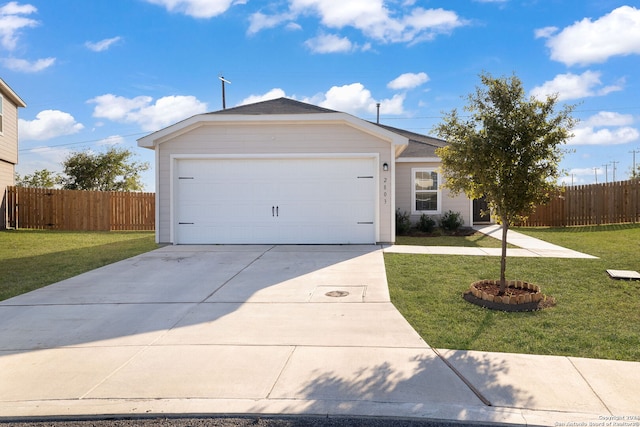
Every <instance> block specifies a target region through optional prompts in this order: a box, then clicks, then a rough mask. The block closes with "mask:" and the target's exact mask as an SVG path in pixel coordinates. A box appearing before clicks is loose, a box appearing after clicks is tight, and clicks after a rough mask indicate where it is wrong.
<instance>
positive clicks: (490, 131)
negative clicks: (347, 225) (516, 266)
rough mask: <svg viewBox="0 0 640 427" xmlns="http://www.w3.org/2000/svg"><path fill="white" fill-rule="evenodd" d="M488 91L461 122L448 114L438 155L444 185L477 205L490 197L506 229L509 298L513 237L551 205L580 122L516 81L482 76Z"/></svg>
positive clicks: (475, 96) (480, 92) (481, 91)
mask: <svg viewBox="0 0 640 427" xmlns="http://www.w3.org/2000/svg"><path fill="white" fill-rule="evenodd" d="M480 80H481V82H482V85H483V86H479V87H476V91H475V93H472V94H470V95H468V96H467V100H468V104H467V105H466V106H465V107H464V110H465V111H467V112H468V113H469V115H468V116H466V115H465V116H460V115H458V112H457V111H456V110H455V109H454V110H453V111H451V112H450V113H447V114H446V115H445V117H444V119H443V122H442V123H441V124H439V125H437V126H436V127H435V129H434V130H435V132H436V133H437V134H438V136H440V137H441V138H443V139H445V140H446V141H447V143H448V144H447V146H445V147H443V148H440V149H438V150H437V154H438V156H439V157H440V158H441V159H442V173H443V176H444V181H445V182H444V186H445V187H447V188H449V189H450V190H451V191H452V193H454V194H459V193H460V192H464V193H465V194H466V195H467V196H468V197H470V198H479V197H482V196H484V197H485V198H486V200H487V202H488V204H489V207H490V209H491V210H492V212H494V213H495V214H496V215H497V217H498V218H499V220H500V223H501V224H502V256H501V262H500V293H501V294H503V293H504V292H505V291H506V277H505V271H506V259H507V231H508V229H509V226H510V225H511V224H513V223H514V222H515V221H517V220H519V219H523V218H526V217H527V216H528V215H529V214H531V213H532V211H533V209H534V208H535V206H536V205H538V204H542V203H545V202H546V201H548V199H549V196H550V194H551V192H552V191H553V190H554V189H555V188H556V187H557V184H556V182H557V178H558V177H559V175H560V171H559V170H558V163H559V162H560V160H561V158H562V155H563V150H562V149H561V148H560V146H561V145H562V144H564V143H565V142H566V141H567V139H569V138H570V137H571V136H572V134H571V129H572V128H573V126H574V125H575V123H576V120H574V119H573V118H572V117H571V112H572V111H573V108H574V107H573V106H565V107H564V108H563V109H562V110H561V111H559V112H557V113H556V112H555V108H556V103H557V99H558V97H557V95H553V96H547V98H546V100H544V101H541V100H538V99H535V98H533V97H531V98H529V99H526V98H525V91H524V89H523V87H522V82H521V81H520V79H518V78H517V77H516V76H515V75H513V76H511V77H510V78H505V77H502V78H494V77H492V76H491V75H490V74H487V73H482V74H481V75H480Z"/></svg>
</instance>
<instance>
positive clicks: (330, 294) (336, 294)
mask: <svg viewBox="0 0 640 427" xmlns="http://www.w3.org/2000/svg"><path fill="white" fill-rule="evenodd" d="M325 295H326V296H328V297H333V298H341V297H346V296H347V295H349V292H347V291H330V292H327V293H326V294H325Z"/></svg>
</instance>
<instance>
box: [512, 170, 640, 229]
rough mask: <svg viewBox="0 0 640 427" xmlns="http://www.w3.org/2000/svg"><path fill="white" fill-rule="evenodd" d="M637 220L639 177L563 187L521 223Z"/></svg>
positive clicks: (556, 224) (639, 215)
mask: <svg viewBox="0 0 640 427" xmlns="http://www.w3.org/2000/svg"><path fill="white" fill-rule="evenodd" d="M628 222H634V223H635V222H640V180H638V179H635V180H629V181H618V182H610V183H606V184H591V185H577V186H572V187H564V188H563V190H562V191H560V192H559V193H558V195H556V196H555V197H553V198H552V199H551V201H549V203H548V204H546V205H542V206H538V207H536V211H535V213H534V214H532V215H531V216H530V217H529V218H528V219H527V221H525V222H523V223H522V224H520V225H525V226H531V227H536V226H551V227H563V226H570V225H601V224H620V223H628Z"/></svg>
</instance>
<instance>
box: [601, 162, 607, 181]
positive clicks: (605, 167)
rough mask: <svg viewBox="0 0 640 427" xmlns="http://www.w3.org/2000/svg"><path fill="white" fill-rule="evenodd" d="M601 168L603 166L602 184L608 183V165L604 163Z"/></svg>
mask: <svg viewBox="0 0 640 427" xmlns="http://www.w3.org/2000/svg"><path fill="white" fill-rule="evenodd" d="M602 166H604V182H609V164H608V163H605V164H604V165H602Z"/></svg>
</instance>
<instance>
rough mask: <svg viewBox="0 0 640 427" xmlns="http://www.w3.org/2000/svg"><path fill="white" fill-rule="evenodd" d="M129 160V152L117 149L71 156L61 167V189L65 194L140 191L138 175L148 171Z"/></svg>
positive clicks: (143, 166) (82, 152) (145, 165)
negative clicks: (83, 191) (62, 171)
mask: <svg viewBox="0 0 640 427" xmlns="http://www.w3.org/2000/svg"><path fill="white" fill-rule="evenodd" d="M131 157H133V153H132V152H131V151H130V150H127V149H117V148H110V149H109V150H107V151H105V152H104V153H93V152H91V151H81V152H75V153H72V154H71V155H69V156H68V157H67V158H66V160H65V161H64V162H63V163H62V166H63V167H64V175H65V176H64V177H63V178H62V186H63V188H64V189H66V190H98V191H141V190H142V189H143V188H144V185H143V184H142V182H141V179H140V173H141V172H143V171H146V170H147V169H149V164H148V163H147V162H144V163H138V162H135V161H132V160H131Z"/></svg>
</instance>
